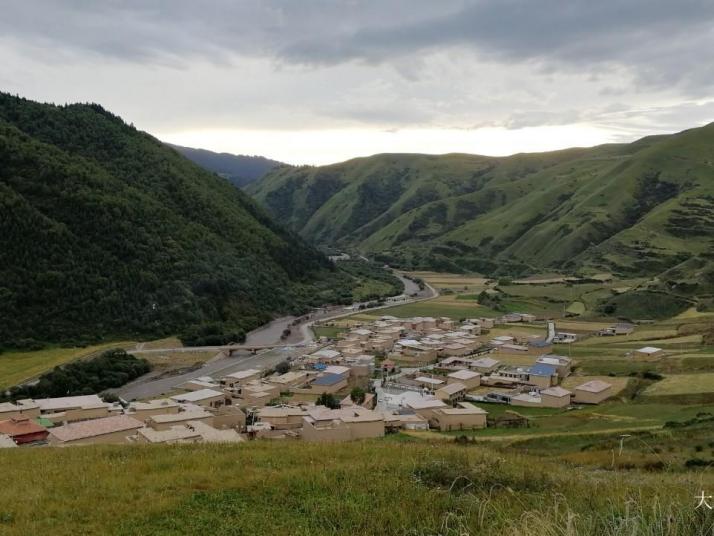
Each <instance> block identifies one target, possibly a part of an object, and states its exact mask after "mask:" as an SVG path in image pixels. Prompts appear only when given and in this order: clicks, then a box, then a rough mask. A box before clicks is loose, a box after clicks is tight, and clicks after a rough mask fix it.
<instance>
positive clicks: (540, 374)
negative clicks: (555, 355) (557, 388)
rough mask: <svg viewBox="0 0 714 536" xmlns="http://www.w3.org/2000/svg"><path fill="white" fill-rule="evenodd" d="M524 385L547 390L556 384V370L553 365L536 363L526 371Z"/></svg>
mask: <svg viewBox="0 0 714 536" xmlns="http://www.w3.org/2000/svg"><path fill="white" fill-rule="evenodd" d="M526 383H529V384H531V385H535V386H536V387H541V388H543V389H547V388H548V387H552V386H553V385H557V384H558V370H557V369H556V367H554V366H553V365H546V364H544V363H536V364H535V365H533V366H532V367H531V368H530V369H528V379H527V380H526Z"/></svg>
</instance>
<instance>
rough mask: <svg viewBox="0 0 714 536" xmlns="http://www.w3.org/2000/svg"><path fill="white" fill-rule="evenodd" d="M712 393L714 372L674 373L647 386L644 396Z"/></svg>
mask: <svg viewBox="0 0 714 536" xmlns="http://www.w3.org/2000/svg"><path fill="white" fill-rule="evenodd" d="M697 393H714V372H710V373H707V374H676V375H672V376H665V377H664V379H662V380H660V381H658V382H657V383H655V384H653V385H651V386H650V387H648V388H647V389H646V390H645V392H644V393H643V394H644V395H645V396H667V395H686V394H697Z"/></svg>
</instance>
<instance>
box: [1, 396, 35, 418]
mask: <svg viewBox="0 0 714 536" xmlns="http://www.w3.org/2000/svg"><path fill="white" fill-rule="evenodd" d="M39 416H40V406H39V405H38V404H37V402H35V401H34V400H32V399H30V398H25V399H22V400H18V401H16V402H15V403H14V404H13V403H12V402H0V421H6V420H8V419H13V418H15V417H27V418H29V419H34V418H35V417H39Z"/></svg>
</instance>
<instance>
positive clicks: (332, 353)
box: [305, 339, 360, 364]
mask: <svg viewBox="0 0 714 536" xmlns="http://www.w3.org/2000/svg"><path fill="white" fill-rule="evenodd" d="M341 344H344V347H345V348H347V347H350V346H355V345H356V346H357V347H359V346H360V341H359V339H353V340H350V339H343V340H341V341H339V342H338V343H337V346H338V347H339V346H340V345H341ZM341 355H342V354H341V353H340V352H338V351H337V350H328V349H323V350H318V351H317V352H313V353H312V354H310V355H308V356H306V357H305V361H306V362H309V363H326V364H328V363H333V362H336V361H337V360H338V359H339V358H340V356H341Z"/></svg>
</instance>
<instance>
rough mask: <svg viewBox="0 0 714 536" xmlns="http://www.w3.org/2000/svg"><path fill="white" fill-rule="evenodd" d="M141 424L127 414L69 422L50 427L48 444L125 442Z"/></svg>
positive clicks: (141, 426)
mask: <svg viewBox="0 0 714 536" xmlns="http://www.w3.org/2000/svg"><path fill="white" fill-rule="evenodd" d="M143 426H144V425H143V423H141V422H139V421H137V420H136V419H134V418H132V417H129V416H127V415H116V416H114V417H104V418H103V419H94V420H90V421H81V422H75V423H69V424H65V425H64V426H58V427H56V428H53V429H52V431H51V432H50V436H49V439H50V445H58V446H62V445H90V444H98V443H125V442H126V439H127V437H129V436H130V435H133V434H135V433H136V431H137V430H138V429H139V428H143Z"/></svg>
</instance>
